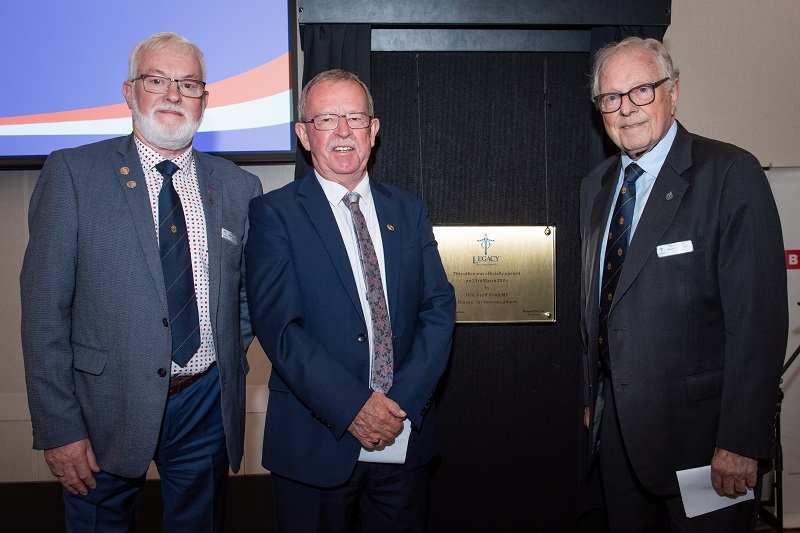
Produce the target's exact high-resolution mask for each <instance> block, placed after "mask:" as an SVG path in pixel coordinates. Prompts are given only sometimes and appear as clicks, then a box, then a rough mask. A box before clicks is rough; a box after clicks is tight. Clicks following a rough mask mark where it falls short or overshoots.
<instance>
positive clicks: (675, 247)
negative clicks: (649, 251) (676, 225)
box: [656, 241, 694, 257]
mask: <svg viewBox="0 0 800 533" xmlns="http://www.w3.org/2000/svg"><path fill="white" fill-rule="evenodd" d="M692 250H694V246H692V241H681V242H673V243H671V244H662V245H661V246H659V247H658V248H656V253H657V254H658V257H669V256H670V255H678V254H688V253H689V252H691V251H692Z"/></svg>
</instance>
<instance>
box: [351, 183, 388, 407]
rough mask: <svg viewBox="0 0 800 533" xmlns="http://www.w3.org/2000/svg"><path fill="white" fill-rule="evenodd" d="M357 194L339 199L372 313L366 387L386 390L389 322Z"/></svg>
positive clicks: (379, 273) (385, 391)
mask: <svg viewBox="0 0 800 533" xmlns="http://www.w3.org/2000/svg"><path fill="white" fill-rule="evenodd" d="M359 198H361V195H359V194H358V193H355V192H350V193H347V194H345V195H344V198H342V201H343V202H344V203H345V205H347V206H349V207H350V213H351V214H352V215H353V226H354V227H355V230H356V236H357V237H358V250H359V258H360V259H361V270H362V271H363V272H364V282H365V283H366V285H367V300H368V301H369V312H370V315H372V338H373V340H372V375H371V376H370V387H372V389H373V390H375V391H377V392H381V393H383V394H386V393H387V392H389V389H390V388H391V386H392V379H393V377H394V360H393V356H392V326H391V324H390V323H389V310H388V309H387V307H386V295H385V293H384V292H383V282H382V281H381V267H380V265H379V264H378V256H377V255H376V254H375V247H374V246H373V245H372V239H371V238H370V236H369V230H367V221H366V220H365V219H364V214H363V213H362V212H361V209H360V208H359V207H358V200H359Z"/></svg>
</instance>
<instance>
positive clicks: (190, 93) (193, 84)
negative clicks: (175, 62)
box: [130, 74, 206, 98]
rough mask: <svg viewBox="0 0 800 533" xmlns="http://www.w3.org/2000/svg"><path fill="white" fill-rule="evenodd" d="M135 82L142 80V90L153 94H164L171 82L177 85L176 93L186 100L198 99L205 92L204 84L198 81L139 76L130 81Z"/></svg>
mask: <svg viewBox="0 0 800 533" xmlns="http://www.w3.org/2000/svg"><path fill="white" fill-rule="evenodd" d="M136 80H142V86H143V87H144V90H145V91H147V92H149V93H155V94H166V92H167V91H169V86H170V85H171V84H172V82H173V81H174V82H175V83H177V84H178V92H180V93H181V95H183V96H186V97H187V98H200V97H201V96H203V93H204V92H205V90H206V82H204V81H200V80H175V79H172V78H165V77H164V76H153V75H151V74H140V75H139V76H138V77H136V78H133V79H132V80H130V81H131V82H135V81H136Z"/></svg>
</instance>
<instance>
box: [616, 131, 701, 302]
mask: <svg viewBox="0 0 800 533" xmlns="http://www.w3.org/2000/svg"><path fill="white" fill-rule="evenodd" d="M691 154H692V140H691V137H690V136H689V134H688V132H687V131H686V130H685V129H683V127H682V126H681V125H680V124H679V125H678V134H677V135H676V136H675V140H674V141H673V143H672V148H671V149H670V151H669V154H667V159H666V160H665V161H664V165H663V166H662V167H661V171H660V172H659V173H658V177H657V178H656V182H655V184H654V185H653V190H652V191H651V192H650V197H649V198H648V200H647V205H645V207H644V211H642V216H641V218H640V219H639V223H638V224H637V226H636V232H635V233H634V234H633V239H632V240H631V244H630V247H629V248H628V254H627V256H626V257H625V266H624V267H623V269H622V273H621V275H620V278H619V283H618V284H617V290H616V291H615V294H614V302H613V304H612V306H611V309H612V310H613V309H614V307H615V306H616V305H617V304H618V303H619V301H620V299H622V297H624V295H625V292H626V291H627V290H628V289H629V288H630V287H631V285H632V284H633V282H634V280H636V277H637V276H638V275H639V272H641V271H642V268H644V265H645V263H647V261H648V260H649V259H650V258H652V256H653V252H654V251H655V248H656V246H658V243H659V241H660V240H661V238H662V237H663V235H664V233H665V232H666V231H667V229H668V228H669V226H670V224H672V221H673V220H674V219H675V214H676V213H677V212H678V208H679V207H680V205H681V200H682V199H683V195H684V194H685V193H686V190H687V189H688V188H689V183H688V182H687V181H686V180H685V179H684V178H683V177H682V174H683V173H684V172H685V171H686V169H688V168H689V167H690V166H691Z"/></svg>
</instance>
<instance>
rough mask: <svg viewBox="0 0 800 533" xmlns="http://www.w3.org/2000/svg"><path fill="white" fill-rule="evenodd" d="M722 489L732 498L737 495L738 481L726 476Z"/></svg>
mask: <svg viewBox="0 0 800 533" xmlns="http://www.w3.org/2000/svg"><path fill="white" fill-rule="evenodd" d="M722 489H723V492H725V496H728V497H730V498H732V497H734V496H736V483H735V481H734V479H733V478H731V477H726V478H725V479H723V481H722Z"/></svg>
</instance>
